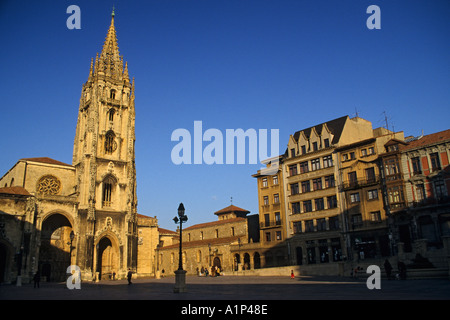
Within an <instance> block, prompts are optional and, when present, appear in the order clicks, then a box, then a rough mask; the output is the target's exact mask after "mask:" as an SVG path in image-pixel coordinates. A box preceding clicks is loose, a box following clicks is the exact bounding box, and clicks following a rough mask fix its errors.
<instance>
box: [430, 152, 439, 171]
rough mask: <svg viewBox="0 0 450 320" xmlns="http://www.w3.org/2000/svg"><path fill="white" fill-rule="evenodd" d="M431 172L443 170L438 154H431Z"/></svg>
mask: <svg viewBox="0 0 450 320" xmlns="http://www.w3.org/2000/svg"><path fill="white" fill-rule="evenodd" d="M430 161H431V171H436V170H440V169H441V163H440V161H439V154H438V153H437V152H435V153H432V154H430Z"/></svg>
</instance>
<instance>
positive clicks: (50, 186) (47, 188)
mask: <svg viewBox="0 0 450 320" xmlns="http://www.w3.org/2000/svg"><path fill="white" fill-rule="evenodd" d="M60 189H61V182H60V181H59V180H58V179H57V178H56V177H54V176H51V175H47V176H43V177H42V178H41V179H39V182H38V184H37V192H38V193H42V194H48V195H54V194H58V193H59V190H60Z"/></svg>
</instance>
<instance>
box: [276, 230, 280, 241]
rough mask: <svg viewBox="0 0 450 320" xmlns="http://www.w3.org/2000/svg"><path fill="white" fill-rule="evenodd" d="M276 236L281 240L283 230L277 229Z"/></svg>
mask: <svg viewBox="0 0 450 320" xmlns="http://www.w3.org/2000/svg"><path fill="white" fill-rule="evenodd" d="M275 236H276V238H277V240H281V231H276V232H275Z"/></svg>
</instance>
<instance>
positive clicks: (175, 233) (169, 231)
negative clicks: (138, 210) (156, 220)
mask: <svg viewBox="0 0 450 320" xmlns="http://www.w3.org/2000/svg"><path fill="white" fill-rule="evenodd" d="M158 232H159V233H160V234H172V235H178V233H177V232H175V231H172V230H168V229H164V228H158Z"/></svg>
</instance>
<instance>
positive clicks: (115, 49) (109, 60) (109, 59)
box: [96, 8, 123, 78]
mask: <svg viewBox="0 0 450 320" xmlns="http://www.w3.org/2000/svg"><path fill="white" fill-rule="evenodd" d="M114 16H115V14H114V8H113V12H112V14H111V24H110V26H109V29H108V33H107V35H106V39H105V43H104V44H103V49H102V52H101V53H100V56H99V65H98V67H99V68H98V70H96V71H98V72H104V73H105V75H107V76H110V77H112V78H119V77H121V76H122V74H123V60H122V58H121V57H120V54H119V46H118V44H117V36H116V28H115V27H114Z"/></svg>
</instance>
